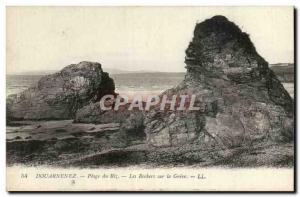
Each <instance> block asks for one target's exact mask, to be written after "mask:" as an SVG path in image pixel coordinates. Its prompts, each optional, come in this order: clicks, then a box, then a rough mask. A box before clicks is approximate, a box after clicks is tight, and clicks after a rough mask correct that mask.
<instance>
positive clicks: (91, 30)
mask: <svg viewBox="0 0 300 197" xmlns="http://www.w3.org/2000/svg"><path fill="white" fill-rule="evenodd" d="M215 15H224V16H226V17H227V18H228V19H229V20H230V21H232V22H234V23H235V24H237V25H238V26H239V27H240V28H241V29H242V31H244V32H246V33H248V34H249V35H250V39H251V40H252V42H253V43H254V45H255V47H256V49H257V51H258V53H259V54H260V55H261V56H262V57H263V58H265V60H266V61H268V62H269V63H279V62H280V63H293V62H294V26H293V24H294V21H293V20H294V19H293V7H7V10H6V63H7V65H6V68H7V74H13V73H22V72H30V71H47V70H60V69H62V68H63V67H65V66H67V65H69V64H73V63H79V62H81V61H94V62H99V63H101V64H102V66H103V68H104V69H105V68H110V69H121V70H129V71H140V70H147V71H160V72H185V68H184V67H185V64H184V57H185V49H186V48H187V46H188V44H189V42H190V41H191V39H192V37H193V31H194V28H195V25H196V23H199V22H201V21H203V20H205V19H208V18H211V17H213V16H215Z"/></svg>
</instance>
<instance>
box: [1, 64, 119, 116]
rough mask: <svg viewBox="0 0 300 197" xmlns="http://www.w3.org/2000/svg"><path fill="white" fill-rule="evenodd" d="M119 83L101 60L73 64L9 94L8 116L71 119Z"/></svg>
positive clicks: (112, 91)
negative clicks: (102, 66) (28, 86)
mask: <svg viewBox="0 0 300 197" xmlns="http://www.w3.org/2000/svg"><path fill="white" fill-rule="evenodd" d="M114 90H115V86H114V82H113V80H112V79H111V78H110V77H109V75H108V73H106V72H103V71H102V68H101V65H100V64H99V63H93V62H80V63H79V64H71V65H69V66H67V67H65V68H64V69H62V70H61V71H60V72H57V73H55V74H51V75H47V76H44V77H42V78H41V79H40V80H39V82H38V83H37V84H36V85H34V86H33V87H31V88H29V89H27V90H25V91H24V92H22V93H20V94H18V95H16V94H15V95H10V96H9V97H8V98H7V120H20V119H32V120H42V119H71V118H74V116H75V113H76V111H77V110H78V109H79V108H81V107H83V106H85V105H87V104H88V103H89V102H95V101H97V100H99V99H100V98H101V97H102V96H103V95H105V94H114Z"/></svg>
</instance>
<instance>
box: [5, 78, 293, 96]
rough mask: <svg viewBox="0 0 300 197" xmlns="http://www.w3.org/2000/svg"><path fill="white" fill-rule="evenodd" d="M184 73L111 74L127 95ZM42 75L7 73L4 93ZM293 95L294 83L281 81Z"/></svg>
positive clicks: (158, 88) (164, 85)
mask: <svg viewBox="0 0 300 197" xmlns="http://www.w3.org/2000/svg"><path fill="white" fill-rule="evenodd" d="M184 75H185V74H184V73H123V74H111V75H110V76H111V77H112V78H113V79H114V81H115V86H116V92H118V93H120V94H124V93H125V94H127V95H134V94H138V95H145V94H148V95H149V94H151V95H156V94H159V93H162V92H163V91H165V90H167V89H170V88H172V87H174V86H175V85H177V84H179V83H180V82H181V81H182V80H183V79H184ZM42 76H43V75H7V76H6V95H10V94H16V93H20V92H22V91H23V90H26V89H27V88H29V87H30V86H32V85H34V84H35V83H36V82H38V80H39V79H40V78H41V77H42ZM283 86H284V87H285V89H286V90H287V91H288V92H289V94H290V95H291V96H292V97H294V83H283Z"/></svg>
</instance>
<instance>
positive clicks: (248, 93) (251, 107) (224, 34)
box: [144, 16, 294, 148]
mask: <svg viewBox="0 0 300 197" xmlns="http://www.w3.org/2000/svg"><path fill="white" fill-rule="evenodd" d="M185 63H186V68H187V73H186V76H185V79H184V81H183V82H182V83H180V84H179V85H178V86H177V87H175V88H172V89H170V90H167V91H166V92H164V93H163V94H165V95H168V96H169V97H170V98H171V96H172V95H182V94H185V95H191V94H194V95H196V101H195V105H196V106H199V107H200V110H198V111H169V110H165V111H160V110H158V108H156V109H153V110H152V111H151V112H150V113H148V114H147V116H146V118H145V123H144V124H145V126H146V128H145V132H146V134H147V140H148V143H149V144H150V145H152V146H154V147H175V146H182V145H186V144H191V143H195V144H199V145H200V146H204V147H206V148H207V147H209V146H213V147H216V146H218V147H220V148H233V147H239V146H244V145H250V144H252V143H253V142H258V141H259V140H270V141H272V142H288V141H291V140H292V139H293V132H294V127H293V125H294V124H293V121H294V117H293V114H294V105H293V100H292V98H291V97H290V95H289V94H288V92H287V91H286V90H285V89H284V87H283V86H282V84H281V82H280V81H279V80H278V79H277V77H276V76H275V75H274V72H273V71H272V70H271V69H269V67H268V63H267V62H266V61H265V60H264V59H263V58H262V57H261V56H260V55H259V54H258V53H257V52H256V50H255V47H254V45H253V44H252V42H251V41H250V39H249V36H248V35H247V34H246V33H244V32H242V31H241V30H240V29H239V27H238V26H236V25H235V24H234V23H232V22H230V21H228V20H227V18H225V17H223V16H215V17H213V18H211V19H208V20H205V21H204V22H202V23H199V24H197V25H196V28H195V31H194V37H193V39H192V41H191V42H190V44H189V46H188V48H187V50H186V59H185ZM158 107H159V106H158Z"/></svg>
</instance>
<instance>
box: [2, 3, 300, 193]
mask: <svg viewBox="0 0 300 197" xmlns="http://www.w3.org/2000/svg"><path fill="white" fill-rule="evenodd" d="M299 2H300V1H298V0H273V1H270V0H240V1H237V0H227V1H224V0H223V1H219V0H173V1H170V0H123V1H122V0H102V1H98V0H1V1H0V13H1V14H0V45H1V47H0V54H1V55H0V59H1V64H0V68H1V70H0V71H1V72H0V73H1V77H0V108H1V113H0V121H1V122H0V127H1V138H0V139H1V142H0V149H1V153H0V154H1V155H0V158H1V159H0V160H1V161H0V168H1V173H0V191H1V192H0V193H1V196H8V195H10V194H9V193H7V192H6V189H5V188H6V180H5V178H6V176H5V174H6V164H5V156H6V153H5V144H6V143H5V137H6V136H5V131H6V129H5V122H6V121H5V120H6V119H5V109H6V107H5V98H6V95H5V92H6V90H5V88H6V85H5V84H6V83H5V73H6V72H5V71H6V69H5V67H6V61H5V59H6V54H5V51H6V44H5V40H6V39H5V30H6V28H5V20H6V17H5V7H6V6H247V5H258V6H264V5H265V6H266V5H268V6H270V5H272V6H276V5H294V6H295V8H296V9H297V8H298V9H299V8H300V6H299V4H300V3H299ZM297 13H298V15H299V10H298V11H297ZM296 23H297V27H299V20H297V22H296ZM298 36H299V31H298V35H297V37H298ZM298 40H299V39H298ZM298 40H297V44H296V45H295V46H298ZM298 55H299V50H297V54H296V57H298ZM299 72H300V71H299V69H297V76H299ZM298 81H299V80H298ZM296 87H297V90H296V91H297V92H299V84H298V83H297V86H296ZM298 102H299V98H297V103H298ZM297 111H298V110H297ZM297 122H299V117H297ZM296 132H297V131H296ZM298 135H299V134H298ZM298 135H297V136H298ZM297 153H299V145H298V146H297ZM297 157H298V154H297ZM298 160H299V159H298ZM298 164H299V162H298ZM298 167H299V165H298V166H297V169H298V170H297V171H299V168H298ZM297 177H298V176H297ZM297 182H298V183H299V180H298V181H297ZM297 185H299V184H297ZM297 188H298V189H299V186H297ZM22 195H26V194H22ZM29 195H31V194H29ZM38 195H42V194H38ZM56 195H57V196H62V195H64V194H56ZM70 195H74V194H70ZM83 195H85V194H79V196H83ZM101 195H109V194H101ZM113 195H117V194H113ZM130 195H131V194H130ZM162 195H163V194H159V196H162ZM171 195H173V194H171ZM201 195H205V196H206V195H207V194H201ZM239 195H241V194H239ZM271 195H272V194H271ZM110 196H111V195H110ZM259 196H263V194H259Z"/></svg>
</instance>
